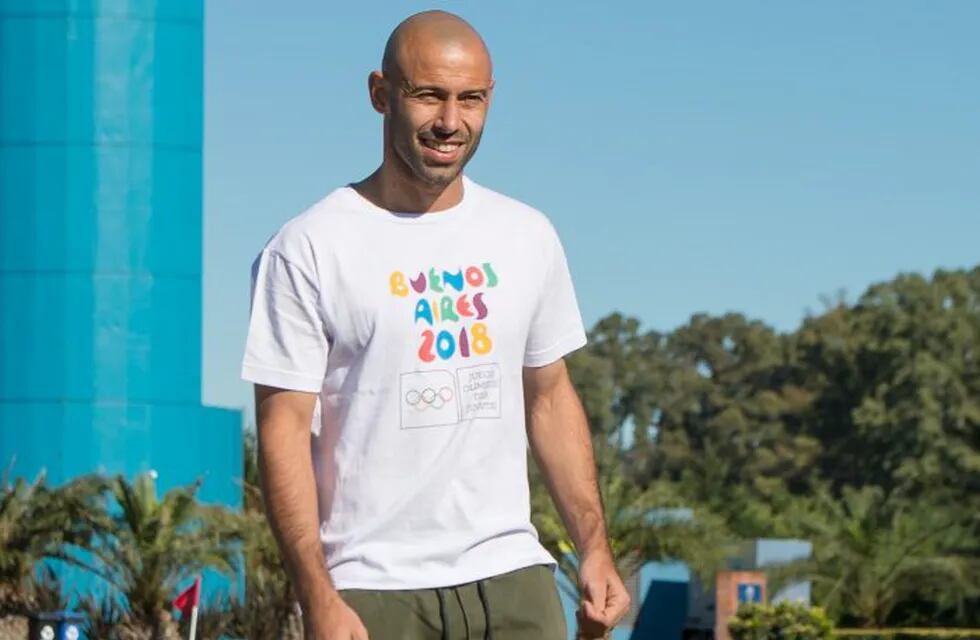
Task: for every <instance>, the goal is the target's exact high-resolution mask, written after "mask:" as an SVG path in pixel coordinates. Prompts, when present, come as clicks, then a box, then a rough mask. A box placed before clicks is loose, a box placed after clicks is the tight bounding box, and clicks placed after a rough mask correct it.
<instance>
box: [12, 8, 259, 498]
mask: <svg viewBox="0 0 980 640" xmlns="http://www.w3.org/2000/svg"><path fill="white" fill-rule="evenodd" d="M202 85H203V1H202V0H193V1H192V0H167V1H166V2H163V1H162V0H157V1H153V0H72V1H68V0H0V467H4V468H5V467H7V466H8V465H9V464H10V463H11V461H12V460H15V466H14V467H13V474H14V475H16V476H28V477H33V476H34V475H36V474H37V473H38V472H39V471H41V470H42V469H43V470H46V472H47V475H48V479H49V481H50V482H52V483H55V484H58V483H61V482H63V481H66V480H69V479H71V478H73V477H75V476H77V475H79V474H84V473H88V472H93V471H102V472H105V473H124V474H126V475H128V476H132V475H133V474H135V473H137V472H140V471H144V470H149V469H154V470H156V471H157V473H158V478H159V479H158V486H159V488H160V489H161V490H166V489H168V488H170V487H172V486H174V485H178V484H186V483H189V482H192V481H193V480H194V479H196V478H197V477H203V478H204V485H203V488H202V491H201V493H200V496H201V497H202V499H204V500H206V501H213V502H221V503H225V504H229V505H238V504H240V494H241V487H240V485H239V482H238V481H239V479H240V477H241V469H242V451H241V416H240V414H239V412H238V411H230V410H225V409H216V408H210V407H204V406H201V264H202V216H201V206H202V205H201V191H202V189H201V180H202V162H201V145H202V127H203V115H202V114H203V87H202Z"/></svg>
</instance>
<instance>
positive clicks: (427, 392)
mask: <svg viewBox="0 0 980 640" xmlns="http://www.w3.org/2000/svg"><path fill="white" fill-rule="evenodd" d="M453 395H454V394H453V390H452V389H450V388H449V387H442V388H441V389H439V390H438V391H436V390H435V389H433V388H432V387H426V388H425V389H422V391H417V390H415V389H412V390H411V391H409V392H408V393H406V394H405V402H406V403H407V404H408V405H410V406H413V407H415V408H416V409H417V410H419V411H425V410H426V409H442V408H443V407H444V406H445V405H446V403H447V402H449V401H451V400H452V399H453Z"/></svg>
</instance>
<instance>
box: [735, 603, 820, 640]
mask: <svg viewBox="0 0 980 640" xmlns="http://www.w3.org/2000/svg"><path fill="white" fill-rule="evenodd" d="M728 630H729V632H730V633H731V634H732V639H733V640H777V639H778V640H831V639H832V638H833V637H834V633H833V632H834V627H833V625H832V624H831V622H830V619H829V618H828V617H827V615H826V614H825V613H824V612H823V610H822V609H820V608H819V607H810V606H808V605H804V604H795V603H790V602H780V603H779V604H775V605H771V604H754V603H752V604H744V605H742V606H740V607H739V609H738V613H737V614H736V615H735V617H734V618H732V619H731V621H729V623H728Z"/></svg>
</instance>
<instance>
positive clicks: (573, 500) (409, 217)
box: [242, 11, 629, 640]
mask: <svg viewBox="0 0 980 640" xmlns="http://www.w3.org/2000/svg"><path fill="white" fill-rule="evenodd" d="M368 85H369V86H368V88H369V94H370V99H371V104H372V105H373V107H374V108H375V109H376V110H377V111H378V112H379V113H381V114H383V116H384V156H383V161H382V163H381V166H380V167H379V168H378V169H377V170H376V171H375V172H374V173H373V174H371V175H370V176H369V177H367V178H366V179H364V180H363V181H361V182H359V183H356V184H352V185H349V186H347V187H343V188H340V189H337V190H335V191H334V192H332V193H331V194H329V195H328V196H327V197H326V198H324V199H323V200H321V201H320V202H319V203H317V204H316V205H314V206H313V207H312V208H310V209H309V210H307V211H306V212H304V213H302V214H301V215H299V216H297V217H296V218H293V219H292V220H290V221H289V222H287V223H286V224H285V225H284V226H283V227H282V229H281V230H280V231H279V232H278V233H277V234H276V235H275V236H274V237H273V238H272V239H271V240H270V241H269V242H268V244H267V245H266V247H265V248H264V249H263V250H262V252H261V253H260V254H259V256H258V258H257V259H256V261H255V263H254V265H253V273H252V276H253V283H252V304H251V319H250V323H249V331H248V340H247V344H246V350H245V357H244V360H243V364H242V376H243V377H244V378H245V379H247V380H250V381H252V382H254V383H255V385H256V386H255V400H256V416H257V421H258V435H259V464H260V468H261V472H262V479H263V490H264V492H265V497H266V503H267V509H268V516H269V521H270V523H271V526H272V529H273V531H274V533H275V535H276V538H277V540H278V543H279V547H280V550H281V552H282V555H283V558H284V561H285V564H286V567H287V569H288V572H289V575H290V579H291V580H292V582H293V584H294V586H295V589H296V593H297V594H298V597H299V600H300V606H301V608H302V610H303V615H304V625H305V628H306V634H307V638H311V639H316V640H349V639H357V640H362V639H365V638H368V637H370V638H371V639H372V640H388V639H396V638H397V639H402V638H450V639H455V638H496V639H497V640H508V639H513V640H519V639H523V638H547V639H549V640H550V639H555V640H557V639H559V638H563V637H564V634H565V625H564V617H563V615H562V611H561V606H560V603H559V599H558V593H557V589H556V585H555V580H554V575H553V567H554V560H553V558H552V557H551V556H550V555H549V554H548V553H547V552H546V551H545V550H544V548H543V547H542V546H541V545H540V543H539V542H538V540H537V534H536V532H535V530H534V528H533V526H532V525H531V523H530V515H529V497H528V479H527V455H526V451H527V446H528V444H530V446H531V449H532V451H533V453H534V455H535V456H536V458H537V460H538V463H539V465H540V467H541V469H542V472H543V474H544V477H545V478H546V480H547V483H548V487H549V489H550V491H551V493H552V495H553V497H554V499H555V501H556V503H557V505H558V507H559V510H560V511H561V514H562V516H563V519H564V520H565V522H566V524H567V526H568V528H569V532H570V535H571V538H572V540H573V541H574V543H575V545H576V548H577V550H578V553H579V557H580V558H581V574H580V587H581V592H582V602H581V608H580V610H579V612H578V622H579V634H580V637H603V636H604V635H606V634H607V633H608V631H609V630H610V629H611V628H612V627H613V626H614V625H615V624H616V622H618V621H619V620H620V619H621V618H622V616H623V614H624V613H625V611H626V610H627V608H628V606H629V597H628V595H627V593H626V590H625V588H624V586H623V583H622V581H621V580H620V577H619V576H618V575H617V573H616V569H615V566H614V563H613V560H612V556H611V553H610V550H609V546H608V542H607V540H606V533H605V529H604V524H603V516H602V508H601V505H600V501H599V495H598V491H597V483H596V478H595V464H594V460H593V456H592V449H591V442H590V439H589V431H588V427H587V425H586V421H585V416H584V413H583V411H582V408H581V404H580V403H579V400H578V397H577V395H576V393H575V391H574V389H573V387H572V385H571V382H570V381H569V378H568V374H567V371H566V369H565V364H564V361H563V359H562V358H563V356H564V355H566V354H567V353H568V352H570V351H573V350H575V349H577V348H579V347H581V346H582V345H584V344H585V340H586V338H585V332H584V330H583V327H582V320H581V315H580V313H579V309H578V305H577V302H576V298H575V293H574V290H573V287H572V282H571V278H570V276H569V271H568V266H567V263H566V261H565V254H564V252H563V250H562V246H561V243H560V241H559V239H558V236H557V234H556V233H555V230H554V227H553V226H552V225H551V223H550V222H549V221H548V219H547V218H546V217H545V216H544V215H543V214H541V213H539V212H538V211H536V210H534V209H532V208H530V207H527V206H525V205H523V204H520V203H518V202H516V201H514V200H511V199H509V198H506V197H504V196H502V195H500V194H497V193H495V192H493V191H490V190H489V189H486V188H484V187H481V186H479V185H477V184H476V183H474V182H473V181H471V180H469V179H468V178H466V177H464V176H463V173H462V171H463V167H464V166H465V165H466V163H467V162H468V161H469V159H470V158H471V157H472V156H473V154H474V153H475V151H476V149H477V146H478V144H479V141H480V136H481V134H482V131H483V124H484V120H485V118H486V115H487V109H488V107H489V104H490V99H491V95H492V93H493V75H492V70H491V62H490V56H489V53H488V52H487V49H486V47H485V45H484V43H483V40H482V39H481V38H480V36H479V35H478V34H477V33H476V31H475V30H474V29H473V28H472V27H471V26H470V25H469V24H468V23H466V22H465V21H463V20H462V19H460V18H458V17H456V16H454V15H451V14H448V13H444V12H438V11H430V12H424V13H421V14H417V15H415V16H412V17H410V18H408V19H407V20H405V21H404V22H403V23H402V24H400V25H399V26H398V28H397V29H395V31H394V32H393V33H392V35H391V37H390V39H389V41H388V44H387V46H386V48H385V52H384V59H383V64H382V70H381V71H380V72H377V71H376V72H373V73H372V74H371V75H370V77H369V81H368ZM529 144H530V145H532V146H533V144H534V142H533V141H530V142H529ZM311 425H312V429H311Z"/></svg>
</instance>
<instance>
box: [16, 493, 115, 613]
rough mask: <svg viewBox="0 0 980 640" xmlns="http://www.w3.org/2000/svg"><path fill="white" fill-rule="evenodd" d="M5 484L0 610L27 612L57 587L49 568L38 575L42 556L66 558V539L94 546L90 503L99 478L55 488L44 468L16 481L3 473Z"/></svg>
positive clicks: (46, 558) (55, 558)
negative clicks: (10, 479)
mask: <svg viewBox="0 0 980 640" xmlns="http://www.w3.org/2000/svg"><path fill="white" fill-rule="evenodd" d="M2 485H3V486H2V491H3V493H2V495H0V611H2V612H4V613H18V614H23V613H26V612H27V611H28V609H30V608H32V607H33V606H36V605H37V604H38V601H37V600H38V598H39V597H45V598H46V599H48V600H50V599H51V597H52V596H53V595H54V592H55V591H56V586H55V583H54V578H53V576H52V574H51V572H50V569H48V570H44V569H42V570H41V571H42V573H41V575H40V576H39V575H38V566H39V564H40V563H41V561H43V560H48V559H51V560H57V559H65V558H66V546H65V545H77V546H81V547H89V546H91V539H92V533H91V531H92V530H91V527H90V526H87V525H89V524H91V521H90V518H89V513H91V511H90V508H89V507H90V506H91V501H92V499H93V497H94V496H96V495H97V494H98V491H99V490H100V488H101V483H100V481H99V480H98V479H97V478H95V477H91V476H87V477H83V478H80V479H78V480H76V481H74V482H72V483H69V484H68V485H66V486H65V487H63V488H61V489H51V488H50V487H48V486H47V484H46V483H45V479H44V475H43V474H42V475H39V476H38V477H37V478H36V479H35V480H34V481H33V482H28V481H26V480H24V479H23V478H18V479H16V480H15V481H14V482H13V483H10V482H9V480H8V478H7V474H5V475H4V479H3V483H2ZM0 615H2V614H0Z"/></svg>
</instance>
